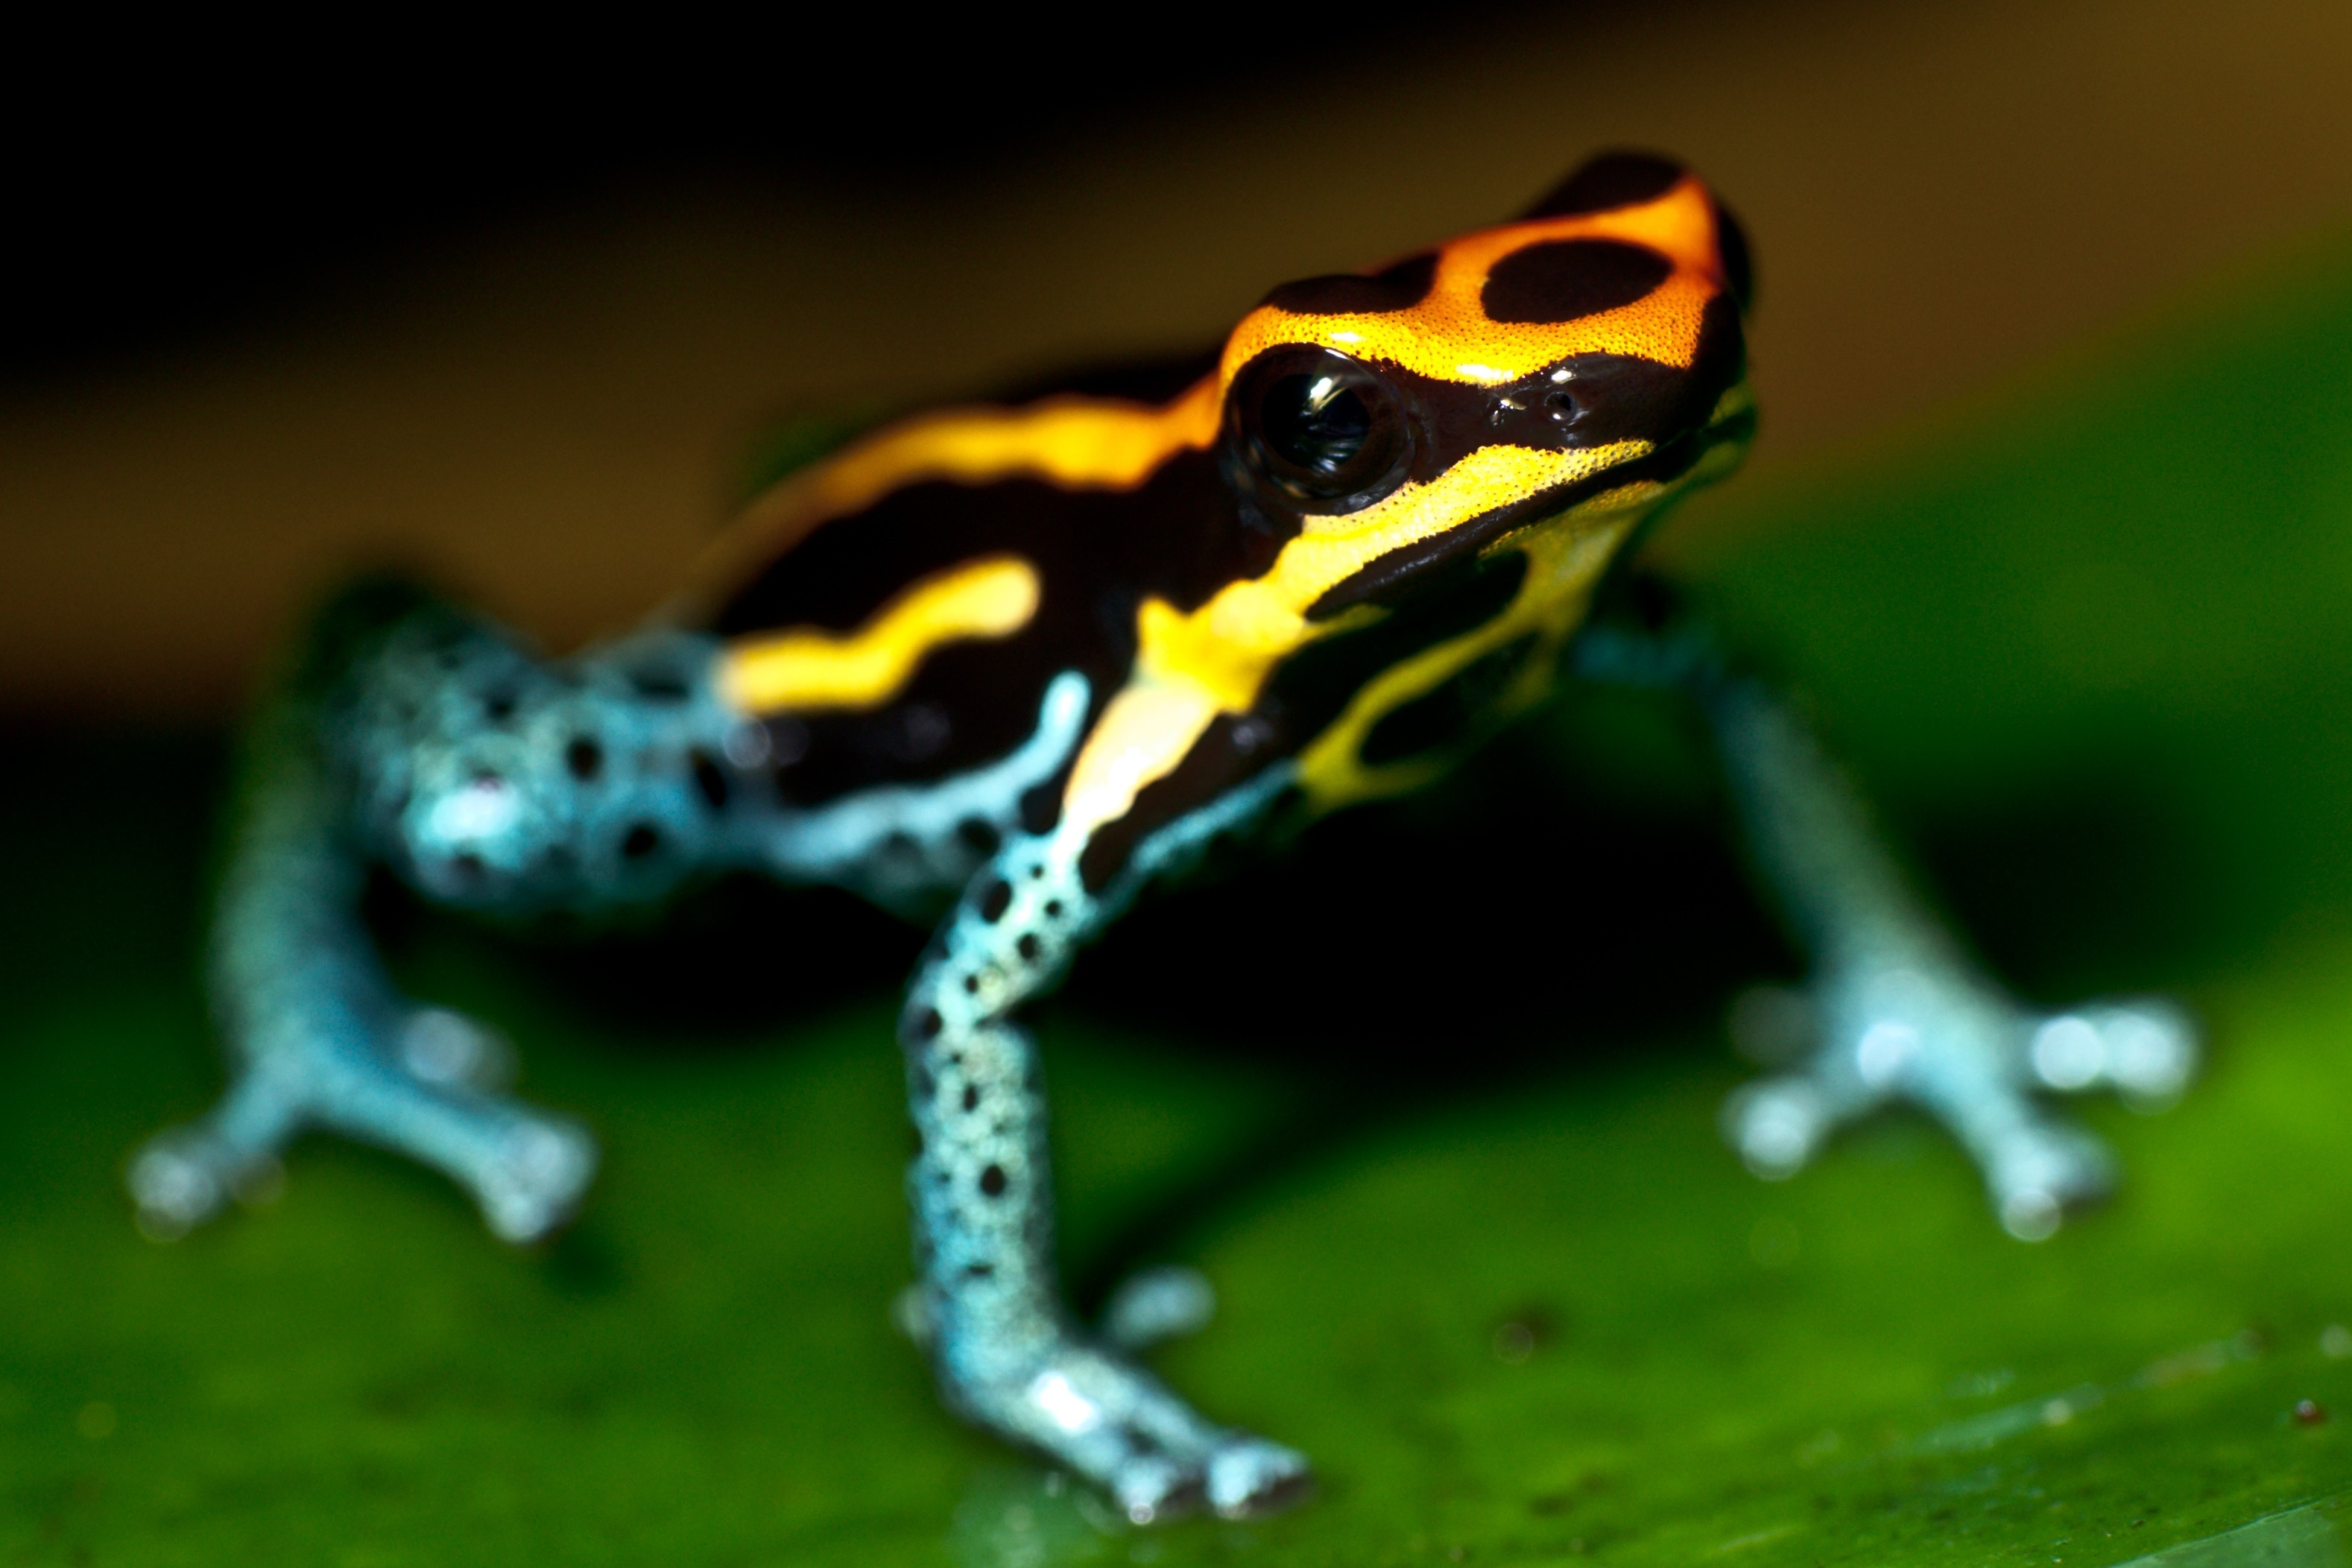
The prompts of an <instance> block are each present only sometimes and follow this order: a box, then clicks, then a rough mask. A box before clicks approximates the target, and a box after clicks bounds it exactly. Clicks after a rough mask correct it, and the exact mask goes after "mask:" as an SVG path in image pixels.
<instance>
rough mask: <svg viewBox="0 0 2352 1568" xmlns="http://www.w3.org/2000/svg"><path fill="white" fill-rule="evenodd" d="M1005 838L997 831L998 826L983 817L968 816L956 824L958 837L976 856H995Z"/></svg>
mask: <svg viewBox="0 0 2352 1568" xmlns="http://www.w3.org/2000/svg"><path fill="white" fill-rule="evenodd" d="M956 837H957V838H958V839H959V840H961V842H962V844H963V847H965V848H967V849H969V850H971V852H972V853H973V854H975V855H993V854H995V853H996V847H997V845H998V844H999V843H1001V842H1002V841H1003V837H1004V836H1003V834H1001V833H999V832H997V831H996V824H994V823H992V822H989V821H986V820H983V819H982V818H981V817H977V816H967V817H965V818H964V819H963V820H962V821H961V822H959V823H957V824H956Z"/></svg>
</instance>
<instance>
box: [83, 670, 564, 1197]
mask: <svg viewBox="0 0 2352 1568" xmlns="http://www.w3.org/2000/svg"><path fill="white" fill-rule="evenodd" d="M319 718H320V714H319V713H318V711H317V710H316V708H315V706H314V705H313V704H312V703H310V702H309V701H306V700H301V699H299V698H297V699H291V700H288V701H286V702H284V703H282V704H281V705H280V706H279V708H278V710H277V711H275V712H274V713H272V714H271V715H270V717H269V718H268V719H267V720H266V721H264V724H263V726H262V727H261V729H260V731H258V732H257V735H256V736H255V741H256V742H257V743H256V746H255V754H256V762H257V768H256V775H257V776H256V778H255V780H254V783H253V785H252V787H251V790H250V793H249V795H248V798H247V803H246V810H245V813H244V816H243V818H242V821H241V823H240V825H239V831H238V833H237V835H236V844H235V847H234V849H233V851H232V859H231V862H230V865H229V868H228V871H227V874H226V878H225V880H224V883H223V886H222V888H221V891H220V897H219V905H218V909H217V913H216V921H215V930H214V935H213V945H212V952H211V954H210V960H211V963H210V979H211V987H212V991H213V994H214V997H215V1007H216V1012H217V1015H218V1018H219V1023H220V1026H221V1027H222V1030H223V1033H224V1035H225V1037H226V1042H227V1046H228V1054H229V1058H230V1062H231V1068H232V1083H231V1086H230V1088H229V1090H228V1092H227V1094H226V1096H225V1097H224V1098H223V1100H221V1102H220V1104H219V1105H218V1106H217V1107H216V1108H215V1110H213V1111H212V1113H211V1114H210V1115H208V1116H206V1117H205V1118H204V1119H202V1120H201V1121H196V1122H194V1123H192V1124H189V1125H187V1126H184V1127H180V1128H175V1129H173V1130H172V1131H167V1132H165V1133H163V1134H162V1135H160V1136H159V1137H157V1138H156V1139H154V1140H153V1141H152V1142H150V1143H149V1144H148V1145H147V1146H146V1148H145V1149H143V1150H142V1151H141V1152H140V1153H139V1154H138V1155H137V1157H136V1158H135V1159H134V1160H133V1161H132V1163H131V1175H130V1183H131V1195H132V1197H133V1199H134V1200H135V1201H136V1202H137V1204H138V1206H139V1214H140V1220H141V1224H142V1228H144V1229H145V1230H147V1231H148V1233H149V1234H150V1235H153V1236H157V1237H173V1236H177V1235H179V1234H181V1233H183V1232H184V1231H186V1230H187V1229H189V1228H190V1227H191V1226H195V1225H197V1224H199V1223H201V1222H203V1221H204V1220H205V1219H207V1218H209V1217H211V1216H212V1215H214V1214H215V1213H216V1212H217V1211H218V1210H219V1209H220V1208H221V1206H222V1205H224V1203H225V1202H226V1201H227V1200H228V1199H229V1198H231V1197H234V1196H238V1195H241V1194H245V1193H247V1192H250V1191H251V1190H253V1189H254V1188H256V1187H257V1186H258V1185H261V1184H265V1183H267V1182H268V1180H270V1178H272V1177H273V1176H274V1174H275V1173H276V1171H277V1169H278V1160H277V1157H278V1151H279V1150H280V1149H282V1148H283V1147H284V1146H285V1144H286V1142H288V1140H289V1139H290V1138H292V1137H294V1136H295V1135H296V1134H297V1133H299V1132H300V1131H303V1130H305V1129H307V1128H312V1127H316V1128H321V1129H327V1130H331V1131H338V1132H341V1133H342V1134H344V1135H346V1136H348V1137H352V1138H355V1139H359V1140H361V1141H362V1142H369V1143H374V1144H378V1145H381V1146H383V1147H386V1148H390V1149H394V1150H396V1151H399V1152H403V1153H406V1154H409V1155H411V1156H413V1157H415V1158H416V1159H419V1160H422V1161H424V1162H425V1163H428V1164H431V1165H434V1166H436V1167H437V1168H439V1169H440V1170H442V1171H444V1172H446V1173H448V1174H449V1175H450V1176H452V1177H454V1178H455V1179H456V1180H457V1181H458V1182H459V1183H460V1184H463V1185H464V1186H465V1187H466V1188H467V1189H468V1190H469V1191H470V1192H471V1193H472V1194H473V1195H474V1197H475V1198H476V1200H477V1201H478V1203H479V1204H480V1205H481V1207H482V1212H483V1215H484V1217H485V1218H486V1220H487V1221H488V1224H489V1226H490V1228H491V1230H493V1231H494V1232H496V1233H497V1234H498V1235H499V1236H500V1237H505V1238H506V1239H508V1240H510V1241H523V1240H528V1239H530V1238H531V1237H536V1236H539V1235H541V1234H542V1233H544V1232H545V1231H547V1230H548V1229H549V1228H551V1226H554V1225H556V1224H557V1223H559V1222H560V1221H561V1220H562V1218H563V1217H564V1216H565V1215H567V1214H569V1212H570V1211H571V1209H572V1205H573V1204H574V1203H575V1202H576V1201H577V1199H578V1197H579V1195H580V1193H581V1191H582V1189H583V1187H584V1186H585V1185H586V1184H587V1181H588V1177H589V1175H590V1173H592V1172H593V1169H594V1166H595V1152H594V1146H593V1143H592V1142H590V1141H589V1138H588V1136H587V1134H586V1133H585V1132H583V1131H581V1130H580V1129H579V1128H578V1127H576V1126H574V1125H573V1124H572V1123H571V1122H569V1121H564V1120H562V1119H561V1118H558V1117H554V1116H551V1115H549V1114H547V1113H544V1112H541V1111H538V1110H531V1109H530V1108H528V1107H526V1106H523V1105H521V1104H519V1103H517V1102H516V1101H513V1100H507V1099H504V1098H501V1097H499V1096H497V1095H495V1094H493V1093H491V1092H488V1087H487V1084H486V1083H485V1082H484V1081H482V1080H485V1079H489V1078H491V1077H492V1076H494V1070H495V1066H496V1064H497V1062H498V1060H499V1055H500V1053H499V1049H498V1047H497V1046H496V1044H495V1042H494V1041H492V1040H490V1039H489V1038H488V1037H486V1036H484V1035H482V1034H480V1033H479V1032H478V1031H475V1030H474V1029H473V1028H472V1027H471V1026H468V1025H467V1024H465V1023H464V1022H463V1021H462V1020H459V1019H457V1017H456V1016H454V1015H451V1014H448V1013H446V1012H442V1011H439V1010H437V1009H429V1008H418V1007H415V1006H413V1005H410V1004H408V1003H407V1002H405V1001H404V999H403V998H401V997H400V996H399V995H398V994H396V993H395V992H394V990H393V989H392V987H391V985H390V984H389V983H388V982H387V981H386V979H385V977H384V975H383V971H382V969H381V967H380V966H379V965H378V963H377V962H376V959H375V955H374V952H373V947H372V944H371V943H370V942H369V940H368V936H367V933H366V931H365V930H364V929H363V927H362V924H361V921H360V918H359V913H358V900H359V894H360V890H361V886H362V881H363V879H364V877H365V875H366V863H365V860H364V859H363V858H362V855H361V853H360V852H359V850H358V848H357V847H356V845H355V843H354V838H355V833H354V824H353V823H352V821H351V820H350V819H349V818H350V812H349V799H348V792H347V791H346V790H344V789H342V788H340V787H338V783H337V781H336V779H335V778H334V777H333V776H332V772H333V770H332V769H331V766H330V764H329V759H328V758H327V757H326V756H325V755H324V754H323V753H324V751H325V747H324V745H323V743H322V738H321V736H320V733H319V722H318V721H319Z"/></svg>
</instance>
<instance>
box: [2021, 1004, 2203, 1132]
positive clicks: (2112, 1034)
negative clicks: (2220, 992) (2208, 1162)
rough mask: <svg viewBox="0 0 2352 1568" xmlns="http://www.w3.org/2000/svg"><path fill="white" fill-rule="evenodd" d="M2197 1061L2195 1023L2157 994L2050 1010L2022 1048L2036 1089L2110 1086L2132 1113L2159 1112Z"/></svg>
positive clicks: (2175, 1096)
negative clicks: (2131, 1109)
mask: <svg viewBox="0 0 2352 1568" xmlns="http://www.w3.org/2000/svg"><path fill="white" fill-rule="evenodd" d="M2197 1058H2198V1041H2197V1026H2196V1023H2195V1021H2194V1020H2193V1019H2191V1018H2190V1017H2189V1014H2188V1012H2187V1010H2186V1009H2184V1008H2182V1007H2181V1006H2180V1005H2179V1004H2177V1003H2174V1002H2171V1001H2168V1000H2167V999H2165V998H2163V997H2160V996H2148V997H2135V998H2132V999H2130V1000H2127V1001H2122V1002H2107V1003H2098V1004H2093V1005H2085V1006H2082V1007H2075V1008H2072V1009H2069V1010H2068V1011H2066V1012H2063V1013H2053V1014H2051V1015H2049V1016H2046V1017H2044V1018H2042V1020H2041V1021H2040V1022H2039V1023H2038V1024H2037V1025H2036V1026H2035V1028H2034V1030H2033V1035H2032V1041H2031V1043H2030V1044H2029V1046H2028V1047H2027V1060H2028V1062H2029V1065H2030V1066H2031V1068H2032V1073H2033V1077H2034V1079H2035V1081H2036V1082H2037V1083H2038V1084H2039V1085H2040V1087H2042V1088H2044V1089H2054V1090H2056V1091H2058V1092H2060V1093H2062V1094H2073V1093H2079V1092H2082V1091H2084V1090H2088V1089H2114V1090H2115V1091H2116V1093H2117V1094H2119V1095H2121V1096H2122V1097H2123V1100H2124V1102H2125V1103H2126V1104H2127V1105H2129V1106H2131V1107H2132V1108H2133V1109H2134V1110H2162V1109H2164V1108H2165V1107H2166V1106H2168V1105H2170V1104H2171V1103H2172V1102H2173V1101H2175V1100H2179V1098H2180V1095H2181V1092H2182V1091H2183V1090H2184V1089H2187V1088H2188V1087H2189V1079H2190V1078H2191V1077H2193V1076H2194V1075H2195V1073H2196V1070H2197Z"/></svg>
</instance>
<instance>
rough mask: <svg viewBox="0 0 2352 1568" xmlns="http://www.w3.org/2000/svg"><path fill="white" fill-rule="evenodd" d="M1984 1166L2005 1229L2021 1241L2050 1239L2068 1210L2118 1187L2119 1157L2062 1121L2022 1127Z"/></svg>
mask: <svg viewBox="0 0 2352 1568" xmlns="http://www.w3.org/2000/svg"><path fill="white" fill-rule="evenodd" d="M1984 1166H1985V1186H1986V1189H1987V1191H1988V1192H1989V1193H1990V1195H1991V1198H1992V1205H1993V1212H1994V1213H1995V1214H1996V1215H1999V1216H2000V1225H2001V1228H2002V1229H2003V1230H2006V1231H2007V1232H2009V1234H2010V1235H2011V1236H2013V1237H2017V1238H2018V1239H2019V1240H2020V1241H2042V1240H2045V1239H2047V1238H2048V1237H2051V1236H2053V1235H2054V1234H2055V1233H2056V1232H2057V1230H2058V1227H2059V1226H2060V1225H2061V1224H2063V1222H2064V1220H2065V1218H2066V1216H2067V1215H2070V1214H2075V1213H2079V1212H2080V1211H2082V1210H2084V1209H2086V1208H2089V1207H2091V1206H2093V1205H2095V1204H2098V1203H2100V1202H2102V1201H2104V1200H2105V1198H2106V1197H2107V1195H2108V1194H2110V1193H2111V1192H2113V1191H2114V1189H2115V1161H2114V1159H2113V1157H2112V1156H2110V1155H2109V1154H2108V1152H2107V1151H2106V1146H2105V1144H2103V1143H2101V1142H2099V1141H2098V1140H2097V1139H2095V1138H2094V1137H2092V1136H2091V1135H2090V1134H2089V1133H2088V1132H2085V1131H2082V1130H2081V1129H2080V1128H2076V1127H2071V1126H2068V1125H2066V1124H2064V1123H2063V1122H2049V1121H2042V1122H2033V1123H2029V1124H2027V1125H2026V1126H2024V1127H2021V1128H2020V1129H2019V1130H2018V1131H2016V1132H2014V1133H2013V1134H2011V1137H2010V1138H2009V1139H2007V1140H2006V1141H2005V1142H2004V1143H2003V1144H2002V1145H2001V1146H2000V1148H1999V1149H1998V1150H1996V1151H1995V1152H1993V1153H1991V1154H1990V1155H1989V1156H1988V1157H1987V1158H1986V1159H1985V1162H1984Z"/></svg>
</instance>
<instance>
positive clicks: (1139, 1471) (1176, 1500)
mask: <svg viewBox="0 0 2352 1568" xmlns="http://www.w3.org/2000/svg"><path fill="white" fill-rule="evenodd" d="M1103 1489H1104V1490H1106V1491H1108V1492H1109V1493H1110V1497H1111V1500H1112V1501H1113V1502H1114V1503H1116V1504H1118V1510H1119V1511H1120V1512H1121V1513H1124V1514H1125V1515H1127V1519H1128V1522H1129V1523H1130V1524H1164V1523H1167V1522H1168V1521H1171V1520H1178V1519H1182V1518H1185V1517H1186V1516H1187V1515H1190V1514H1195V1513H1198V1512H1200V1511H1201V1507H1202V1503H1203V1502H1204V1501H1206V1500H1207V1497H1208V1488H1207V1485H1206V1483H1205V1482H1204V1481H1203V1480H1202V1477H1201V1476H1200V1474H1199V1473H1198V1472H1197V1471H1194V1470H1192V1469H1190V1468H1186V1467H1185V1466H1183V1465H1180V1464H1178V1463H1177V1462H1176V1461H1175V1460H1174V1459H1171V1458H1169V1457H1168V1456H1167V1455H1165V1454H1149V1453H1147V1454H1135V1455H1131V1456H1129V1458H1125V1459H1122V1460H1120V1461H1118V1463H1117V1464H1116V1465H1114V1466H1113V1467H1112V1468H1111V1471H1110V1474H1109V1475H1108V1476H1107V1477H1105V1478H1104V1482H1103Z"/></svg>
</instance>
